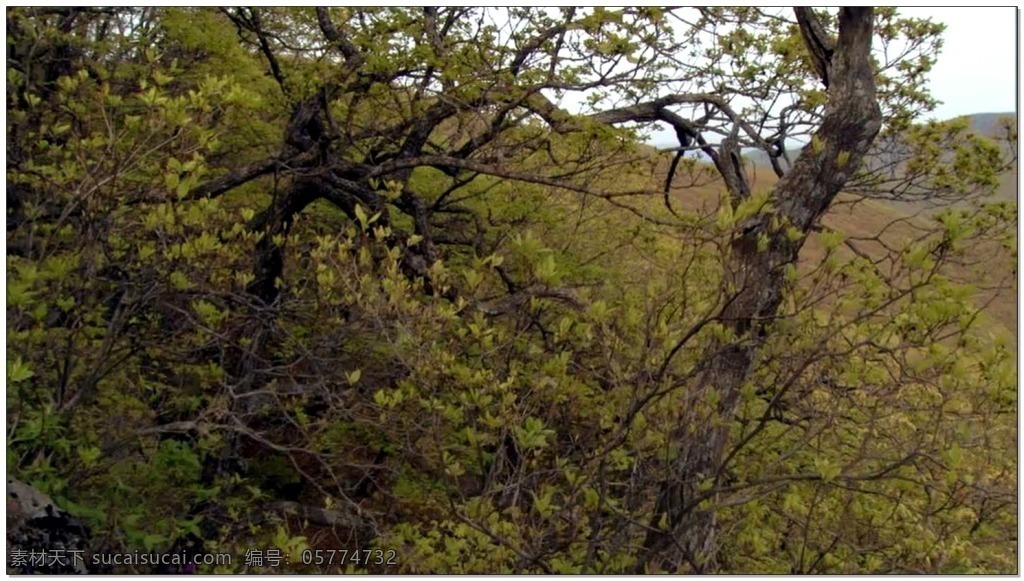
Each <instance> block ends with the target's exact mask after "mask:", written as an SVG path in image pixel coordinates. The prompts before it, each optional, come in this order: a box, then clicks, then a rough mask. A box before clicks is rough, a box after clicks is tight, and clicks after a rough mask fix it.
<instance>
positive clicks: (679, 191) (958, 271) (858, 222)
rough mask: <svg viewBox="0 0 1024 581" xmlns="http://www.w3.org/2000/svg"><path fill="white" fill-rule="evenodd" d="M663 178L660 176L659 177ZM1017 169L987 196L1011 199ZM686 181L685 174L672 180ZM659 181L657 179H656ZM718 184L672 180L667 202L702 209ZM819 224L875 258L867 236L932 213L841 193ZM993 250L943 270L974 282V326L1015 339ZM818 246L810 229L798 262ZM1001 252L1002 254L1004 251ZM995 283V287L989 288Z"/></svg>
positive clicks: (758, 171)
mask: <svg viewBox="0 0 1024 581" xmlns="http://www.w3.org/2000/svg"><path fill="white" fill-rule="evenodd" d="M662 158H663V159H664V161H663V163H659V168H658V170H657V171H656V173H658V174H660V175H661V176H664V175H665V174H666V173H667V171H668V161H669V157H668V156H667V155H663V156H662ZM748 176H749V177H750V178H751V181H752V182H753V184H752V189H753V190H755V191H757V190H759V189H763V188H771V187H774V185H775V183H776V182H777V181H778V180H777V178H776V176H775V175H774V173H773V172H772V171H771V170H770V169H767V168H763V167H760V168H752V167H749V168H748ZM661 179H662V180H663V179H664V178H663V177H662V178H661ZM1017 179H1018V176H1017V169H1016V167H1015V168H1014V170H1012V171H1011V172H1007V173H1006V174H1004V175H1003V176H1002V177H1001V179H1000V184H999V187H998V189H997V191H996V192H995V193H994V194H993V196H992V198H991V199H992V200H993V201H1013V202H1016V199H1017ZM674 181H675V182H686V181H687V180H686V179H682V180H674ZM659 183H663V182H659ZM723 188H724V185H723V184H722V183H721V182H720V181H712V182H710V183H703V184H699V185H682V186H680V185H677V184H675V183H674V184H673V188H672V196H673V203H678V205H679V206H680V207H682V208H684V209H686V210H700V209H701V208H704V209H705V210H708V209H711V208H714V207H715V206H716V205H717V204H718V200H719V197H720V195H721V192H722V191H723ZM822 223H823V225H824V226H826V227H828V228H831V229H834V230H837V231H840V232H842V233H843V234H844V235H845V236H846V238H847V239H850V240H853V241H854V243H855V244H856V245H857V246H858V248H859V249H860V250H861V251H863V252H865V253H866V254H868V255H869V256H871V257H872V258H873V259H876V260H877V259H881V258H883V257H884V256H885V254H886V253H887V251H886V250H885V248H884V246H883V245H882V244H880V243H878V242H876V241H873V240H871V239H877V240H880V241H881V242H884V243H885V244H886V245H888V246H889V247H890V248H901V247H903V245H904V244H905V243H906V242H908V241H910V240H913V239H915V238H918V237H920V236H922V235H923V234H924V233H925V232H927V231H928V230H930V229H933V228H934V218H931V217H930V215H929V213H928V212H925V211H923V210H920V209H915V208H914V207H912V206H909V205H904V204H898V203H895V202H888V201H881V200H865V199H857V198H854V197H852V196H848V195H844V194H841V195H840V196H839V197H838V198H837V199H836V201H835V202H834V203H833V205H832V207H831V208H830V209H829V211H828V213H827V214H826V215H825V216H824V217H823V219H822ZM841 252H842V254H841V257H845V258H851V257H852V256H853V253H852V251H850V250H849V249H847V248H845V247H843V248H842V249H841ZM994 252H1000V253H1005V251H1003V250H1002V249H996V248H994V245H992V244H988V245H985V244H982V245H979V246H976V247H973V248H971V249H970V251H969V252H968V253H967V257H966V260H964V264H963V265H962V266H957V267H955V268H953V269H950V270H947V271H946V272H945V274H947V275H949V276H951V277H952V278H954V279H956V280H961V281H964V282H970V283H972V284H975V285H977V286H978V287H979V290H978V292H977V295H976V296H977V301H978V305H979V306H982V307H983V314H982V316H981V317H980V320H981V326H980V327H979V330H980V331H981V332H982V333H984V332H986V331H987V332H991V333H992V334H993V335H994V336H999V337H1003V338H1004V339H1005V340H1007V341H1009V342H1010V344H1011V345H1012V346H1014V347H1015V346H1016V343H1017V339H1016V337H1017V311H1018V309H1017V293H1018V289H1017V277H1016V273H1015V272H1012V270H1011V269H1010V267H1009V263H1008V261H1007V260H1005V258H1003V259H1000V260H998V261H994V260H992V256H993V255H994V254H993V253H994ZM822 253H823V249H822V247H821V245H820V243H819V240H818V236H817V235H816V234H812V235H811V237H810V239H809V240H808V241H807V244H806V245H805V246H804V248H803V250H802V251H801V254H800V263H801V264H802V265H805V266H806V265H812V264H817V262H818V261H819V260H820V259H821V257H822ZM1004 256H1005V254H1004ZM995 287H1001V288H995Z"/></svg>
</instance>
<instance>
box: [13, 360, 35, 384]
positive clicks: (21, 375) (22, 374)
mask: <svg viewBox="0 0 1024 581" xmlns="http://www.w3.org/2000/svg"><path fill="white" fill-rule="evenodd" d="M33 375H35V374H34V373H32V370H31V369H29V366H28V364H27V363H25V362H24V361H22V360H21V356H20V355H19V356H18V357H16V358H15V359H14V360H13V361H11V360H8V361H7V381H8V382H10V383H21V382H22V381H25V380H27V379H29V378H30V377H32V376H33Z"/></svg>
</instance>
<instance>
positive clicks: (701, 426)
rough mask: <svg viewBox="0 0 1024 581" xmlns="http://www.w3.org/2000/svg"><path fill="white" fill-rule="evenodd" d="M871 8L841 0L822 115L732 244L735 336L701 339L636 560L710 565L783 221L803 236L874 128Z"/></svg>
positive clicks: (778, 279) (775, 277) (783, 245)
mask: <svg viewBox="0 0 1024 581" xmlns="http://www.w3.org/2000/svg"><path fill="white" fill-rule="evenodd" d="M873 16H874V11H873V9H872V8H841V9H840V12H839V37H838V39H837V42H836V45H835V50H834V53H833V54H832V55H831V59H830V61H831V62H830V64H829V67H828V71H827V74H828V83H829V88H828V96H829V101H828V104H827V106H826V110H825V116H824V118H823V122H822V125H821V127H820V128H819V130H818V131H817V132H816V133H815V136H814V140H813V142H812V143H811V144H808V145H807V146H806V147H804V149H803V152H802V153H801V155H800V157H799V158H798V159H797V160H796V162H795V164H794V166H793V169H792V170H791V171H790V172H789V173H788V174H787V175H786V176H785V177H784V178H782V179H781V180H780V181H779V183H778V184H777V185H776V188H775V192H774V195H775V201H776V204H775V208H776V209H775V211H774V216H773V217H774V218H775V220H770V219H768V218H769V217H768V216H763V217H762V219H761V220H760V221H759V222H758V223H757V224H756V225H754V226H753V227H748V228H746V229H744V231H743V233H742V234H740V235H739V236H738V238H737V240H736V241H734V244H733V245H732V249H733V250H732V252H733V256H732V257H731V261H732V267H733V273H734V276H733V281H732V282H733V285H734V291H733V292H734V293H735V294H734V298H733V300H731V301H729V302H728V303H727V305H726V306H725V307H724V309H723V310H722V312H721V314H720V320H721V321H722V322H723V324H724V325H726V326H727V327H728V328H729V329H730V330H731V331H732V332H733V333H734V338H733V340H732V341H731V342H729V343H728V344H713V345H711V346H710V347H709V348H708V351H707V354H708V355H707V356H708V357H709V358H710V359H711V362H710V364H709V366H708V370H707V371H706V372H705V373H704V374H703V375H702V376H701V377H700V379H699V380H698V383H697V385H696V386H695V387H696V389H694V390H693V391H692V392H690V393H688V394H687V396H686V398H685V400H684V401H683V402H681V404H682V405H683V406H685V413H684V417H686V421H684V422H683V423H682V424H681V425H680V426H679V427H678V428H677V429H676V430H675V433H673V434H672V435H671V437H672V438H674V439H676V440H678V443H679V444H680V454H679V456H678V458H677V459H676V460H675V462H674V465H673V467H672V470H671V472H672V478H671V480H670V481H668V482H665V483H664V484H663V488H662V491H661V494H660V496H659V498H658V500H657V504H656V506H655V514H654V516H653V519H652V521H651V529H650V532H649V533H648V534H647V538H646V539H645V542H644V546H645V548H646V553H645V555H644V558H643V559H642V560H641V562H640V564H639V565H638V567H639V568H644V567H647V568H650V569H657V570H669V571H680V570H686V569H689V570H691V571H692V572H712V571H714V570H715V569H716V567H717V564H716V562H717V556H716V553H717V550H718V541H717V538H716V533H717V531H716V528H717V527H716V522H715V513H714V508H713V504H714V501H715V492H714V491H715V488H716V486H717V484H718V479H719V477H720V471H721V469H722V460H723V456H724V453H725V450H726V446H727V444H728V437H729V431H730V424H731V418H733V417H734V416H735V413H736V408H737V404H738V401H739V393H740V388H741V387H742V385H743V383H744V381H746V379H747V377H748V375H749V372H750V367H751V362H752V361H753V359H754V356H755V355H756V352H757V348H758V344H759V343H760V342H761V341H762V340H763V338H764V336H765V335H766V334H767V333H769V332H770V328H769V321H770V320H771V319H772V317H773V316H774V315H775V314H776V312H777V311H778V308H779V305H780V303H781V301H782V296H783V292H784V290H785V284H786V278H785V267H786V266H787V265H789V264H793V263H794V262H795V261H796V259H797V256H798V254H799V251H800V248H801V247H802V246H803V242H804V237H800V239H798V240H795V241H794V240H791V239H790V238H789V237H788V236H787V235H786V230H787V228H788V227H794V228H797V229H799V230H800V231H801V232H802V233H804V235H805V236H806V234H807V232H808V231H809V230H810V229H811V227H812V226H813V225H814V224H815V222H816V221H817V220H818V218H819V217H820V216H821V215H822V214H823V213H824V212H825V210H826V209H828V207H829V205H830V204H831V202H832V200H833V199H834V198H835V196H836V195H837V194H838V193H839V191H840V190H841V189H842V188H843V186H844V184H845V183H846V182H847V180H848V179H849V178H850V176H851V175H852V174H853V172H854V171H856V169H857V168H858V167H859V165H860V163H861V160H862V158H863V156H864V154H865V153H866V152H867V150H868V148H869V147H870V146H871V143H872V142H873V140H874V138H875V136H876V135H877V134H878V131H879V129H880V128H881V117H882V116H881V110H880V108H879V106H878V101H877V97H876V94H875V80H874V74H875V72H874V68H873V66H872V62H871V41H872V20H873ZM808 29H809V28H808V27H802V28H801V32H802V33H803V35H804V41H805V43H807V44H808V45H809V46H810V47H811V48H812V49H813V48H815V47H817V43H820V42H821V39H820V38H818V37H816V36H815V37H813V38H810V37H808V36H807V34H808ZM811 45H813V46H811ZM823 74H824V72H823ZM822 80H823V81H824V80H825V79H822ZM773 224H774V227H773ZM761 234H764V235H766V236H767V237H768V240H769V245H768V248H767V249H766V250H764V251H758V245H757V239H758V236H759V235H761ZM711 393H713V394H714V395H715V396H716V397H715V398H713V399H714V400H715V401H716V404H715V409H714V411H713V412H712V414H711V417H708V415H707V414H704V413H702V412H700V411H699V410H698V409H696V407H695V405H694V404H695V403H696V402H700V401H706V400H705V398H706V397H707V396H708V395H709V394H711ZM702 501H709V502H710V504H711V506H706V505H703V506H702ZM666 525H667V526H666Z"/></svg>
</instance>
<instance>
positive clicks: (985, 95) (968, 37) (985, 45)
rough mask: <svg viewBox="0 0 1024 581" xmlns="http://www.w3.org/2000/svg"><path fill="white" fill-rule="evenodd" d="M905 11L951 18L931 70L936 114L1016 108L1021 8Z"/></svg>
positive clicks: (945, 19)
mask: <svg viewBox="0 0 1024 581" xmlns="http://www.w3.org/2000/svg"><path fill="white" fill-rule="evenodd" d="M900 13H902V14H906V15H907V16H914V17H918V18H925V17H928V18H931V19H932V20H935V21H938V22H942V23H944V24H946V32H945V33H944V34H943V39H944V43H943V47H942V54H940V55H939V60H938V63H936V65H935V68H933V69H932V72H931V75H930V81H931V91H932V95H933V96H934V97H935V98H937V99H939V100H940V101H943V102H944V103H943V104H941V105H939V106H938V107H937V108H936V109H935V112H934V114H933V116H934V117H935V118H936V119H949V118H950V117H956V116H958V115H968V114H971V113H1007V112H1012V111H1016V110H1017V75H1018V71H1019V69H1018V64H1017V9H1016V8H1015V7H1007V8H985V7H971V8H918V7H915V8H900Z"/></svg>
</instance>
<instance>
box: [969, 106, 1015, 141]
mask: <svg viewBox="0 0 1024 581" xmlns="http://www.w3.org/2000/svg"><path fill="white" fill-rule="evenodd" d="M1003 117H1010V118H1011V119H1016V118H1017V114H1016V113H1012V112H1011V113H975V114H974V115H968V116H967V119H968V122H969V123H970V125H969V127H970V128H971V131H973V132H975V133H978V134H980V135H984V136H986V137H993V136H995V135H999V134H1000V133H1001V128H1000V127H1001V125H1000V119H1002V118H1003Z"/></svg>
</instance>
